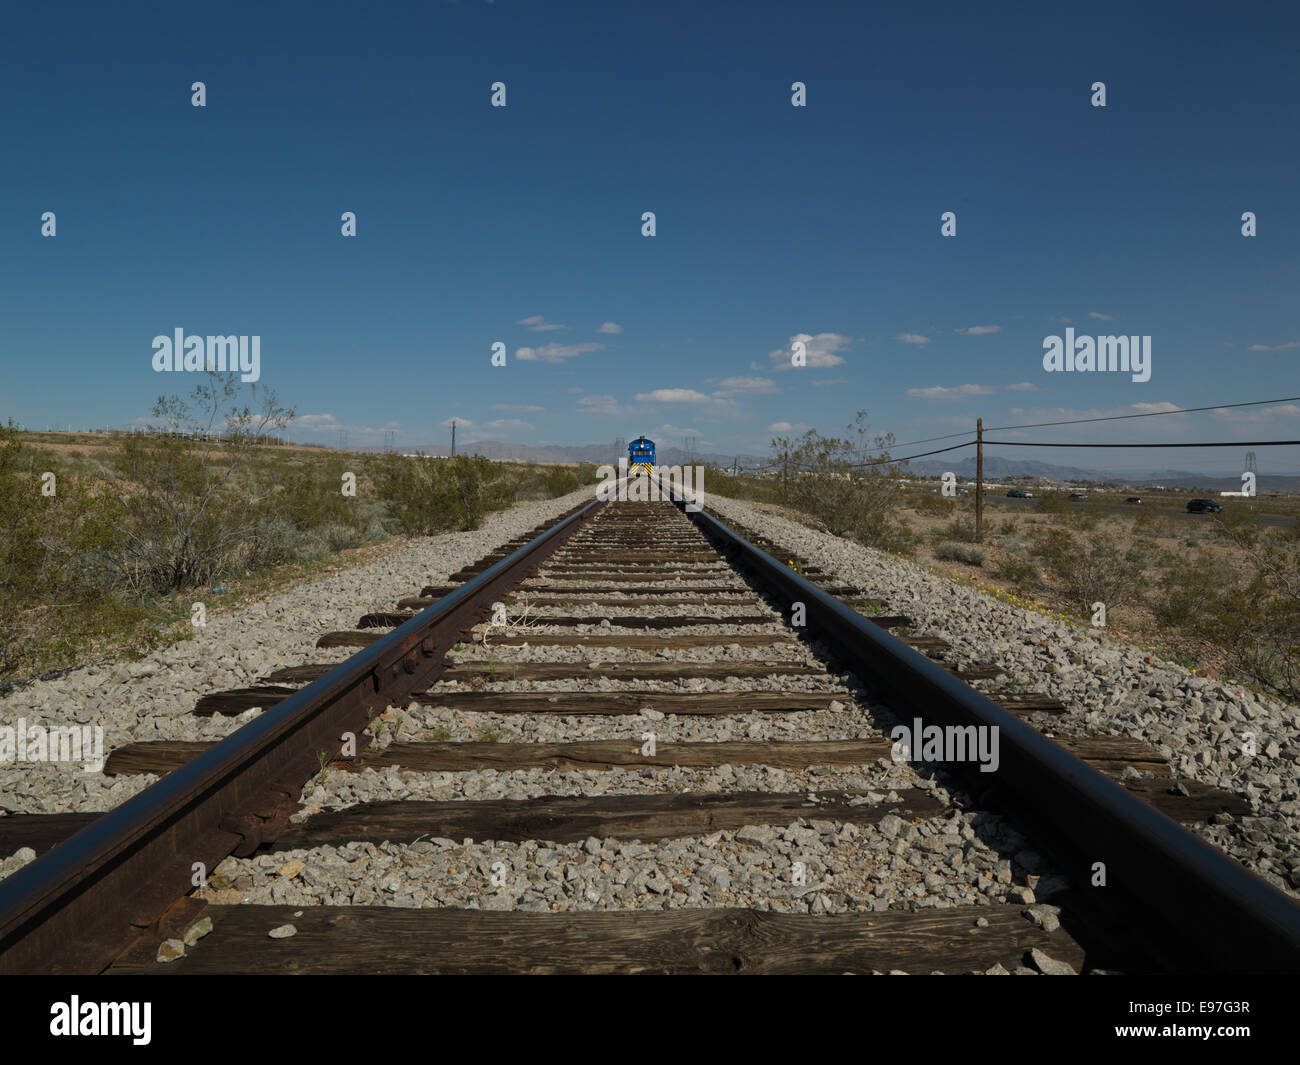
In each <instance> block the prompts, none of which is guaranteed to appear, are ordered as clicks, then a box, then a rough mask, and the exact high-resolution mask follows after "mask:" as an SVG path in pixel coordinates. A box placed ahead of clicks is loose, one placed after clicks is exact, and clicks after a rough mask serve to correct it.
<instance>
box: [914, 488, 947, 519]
mask: <svg viewBox="0 0 1300 1065" xmlns="http://www.w3.org/2000/svg"><path fill="white" fill-rule="evenodd" d="M910 502H911V503H912V505H913V506H915V507H916V509H917V512H918V513H920V514H938V515H942V516H943V517H947V516H948V515H950V514H952V512H953V511H955V510H956V509H957V500H955V499H949V498H947V497H946V496H942V495H940V494H939V493H938V492H930V491H928V490H926V489H922V490H921V492H920V493H919V494H918V495H916V496H915V497H913V498H911V499H910Z"/></svg>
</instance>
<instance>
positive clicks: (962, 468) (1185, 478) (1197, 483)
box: [354, 440, 1300, 492]
mask: <svg viewBox="0 0 1300 1065" xmlns="http://www.w3.org/2000/svg"><path fill="white" fill-rule="evenodd" d="M354 450H357V451H366V452H378V451H383V450H384V449H383V448H381V447H367V448H356V449H354ZM397 450H398V451H400V452H402V453H403V454H415V453H417V452H423V453H424V454H426V455H439V456H446V455H450V454H451V448H450V447H448V446H447V445H446V444H429V445H425V446H423V447H420V446H413V445H403V446H401V447H399V448H398V449H397ZM456 450H457V452H458V453H459V454H462V455H483V456H485V457H486V458H490V459H496V460H498V461H506V462H595V463H598V464H603V463H607V462H608V463H616V462H617V461H618V459H619V455H618V454H616V453H615V451H614V446H613V444H612V443H604V444H584V445H581V446H577V447H564V446H560V445H551V446H547V445H543V446H534V445H532V444H507V443H503V442H501V441H497V440H479V441H475V442H473V443H466V444H462V445H459V446H458V447H457V448H456ZM624 455H626V452H624ZM658 459H659V464H660V465H662V466H677V465H681V464H684V463H687V462H695V463H704V464H709V465H714V466H722V467H724V468H729V467H730V466H731V465H732V463H733V462H736V463H738V464H739V466H740V467H741V468H742V469H749V470H753V469H756V468H760V467H770V466H771V465H772V463H773V460H772V458H771V456H762V455H725V454H717V453H712V452H702V453H698V454H696V455H694V456H693V457H688V456H687V453H686V452H685V451H683V450H682V449H681V448H679V447H660V448H659V452H658ZM904 468H905V469H906V470H908V471H909V472H911V473H916V474H920V475H922V476H925V477H938V476H941V475H942V474H944V473H948V472H952V473H955V474H956V475H957V476H958V477H959V478H960V479H962V480H972V479H973V478H974V477H975V458H974V456H968V457H966V458H963V459H954V460H945V459H941V458H940V459H918V460H916V461H914V462H911V463H908V464H907V465H906V466H905V467H904ZM984 477H985V478H986V479H987V480H991V481H996V480H1009V479H1014V478H1032V479H1038V480H1048V481H1085V482H1092V483H1096V482H1105V483H1108V484H1118V485H1134V486H1137V485H1142V486H1154V485H1178V486H1182V487H1187V488H1199V489H1202V490H1204V491H1207V492H1211V491H1213V492H1225V491H1234V490H1236V489H1239V488H1240V487H1241V475H1240V474H1239V473H1236V474H1234V473H1204V472H1202V473H1197V472H1195V471H1193V470H1175V469H1168V468H1166V469H1152V470H1139V471H1133V470H1105V469H1088V468H1084V467H1081V466H1058V465H1056V464H1055V463H1051V462H1039V461H1037V460H1035V459H1007V458H1001V457H999V456H996V455H990V456H988V457H986V458H985V459H984ZM1258 487H1259V490H1260V491H1277V492H1294V491H1300V474H1274V473H1268V472H1267V471H1264V472H1263V473H1261V474H1260V475H1259V485H1258Z"/></svg>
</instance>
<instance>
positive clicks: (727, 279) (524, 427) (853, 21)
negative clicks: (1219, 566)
mask: <svg viewBox="0 0 1300 1065" xmlns="http://www.w3.org/2000/svg"><path fill="white" fill-rule="evenodd" d="M1135 8H1136V10H1135ZM1298 23H1300V17H1297V15H1296V14H1294V13H1293V12H1288V11H1286V10H1285V9H1284V6H1283V5H1268V6H1263V5H1261V6H1259V7H1252V6H1251V5H1248V4H1236V5H1233V6H1232V7H1231V8H1230V9H1228V8H1224V7H1222V6H1221V5H1216V6H1215V8H1214V9H1210V8H1209V6H1208V5H1199V4H1177V5H1174V4H1168V5H1165V4H1159V5H1157V4H1139V5H1133V4H1122V5H1116V6H1110V5H1105V4H1101V5H1099V4H1088V5H1070V6H1069V7H1068V8H1067V7H1062V6H1060V5H1055V4H1053V5H1041V4H1030V5H1024V6H1020V5H972V4H968V3H962V4H953V5H937V4H936V5H924V4H918V5H897V6H896V7H889V6H884V5H867V4H857V3H838V4H830V3H807V4H794V3H763V2H758V3H752V4H702V3H698V2H695V3H672V2H668V3H665V2H655V3H627V4H609V3H578V2H570V0H554V2H549V3H523V2H518V0H496V2H495V3H486V2H482V0H462V2H460V3H424V4H400V5H398V4H364V5H362V4H312V5H291V4H272V5H249V6H230V5H220V7H219V8H218V7H215V6H210V5H180V4H166V5H139V4H129V3H125V4H117V5H87V6H85V7H75V6H72V5H67V4H58V3H49V4H43V5H36V4H32V5H23V6H21V7H15V6H13V5H11V6H10V8H9V11H8V13H7V18H6V20H5V32H4V33H3V34H2V35H0V90H2V91H3V96H4V106H3V107H0V134H2V135H3V144H4V146H5V149H6V153H5V154H6V165H5V166H4V168H3V170H0V191H2V192H3V199H2V201H0V231H2V233H3V235H2V236H0V281H2V284H0V322H3V329H2V330H0V418H8V417H12V418H14V419H15V420H17V421H19V422H22V423H24V424H27V425H29V426H34V427H35V426H40V427H43V426H44V425H45V424H59V425H63V424H68V423H71V424H73V425H76V426H84V425H99V426H103V425H112V426H123V425H129V424H132V423H133V422H135V421H137V420H138V419H141V418H143V417H145V416H147V414H148V411H149V408H150V407H151V406H152V403H153V401H154V399H155V398H156V397H157V396H158V395H159V394H160V393H163V392H169V393H170V392H187V391H189V389H190V387H192V384H193V381H192V380H191V379H190V377H191V376H192V375H185V374H176V373H172V374H158V373H155V372H154V370H153V368H152V355H153V349H152V346H151V345H152V339H153V338H154V337H155V336H156V335H160V334H165V335H170V334H171V333H172V331H173V330H174V329H176V328H178V327H179V328H183V329H184V330H186V332H187V333H190V334H247V335H254V334H255V335H258V336H260V337H261V374H262V382H261V383H262V384H263V385H265V386H268V387H270V388H273V389H275V390H276V391H277V392H278V394H279V396H280V398H281V399H282V400H283V401H285V402H287V403H290V404H293V405H295V406H296V407H297V410H298V412H299V415H300V416H299V419H298V421H297V423H296V424H295V426H294V427H293V429H292V431H291V433H290V435H291V436H292V437H293V438H296V439H315V440H319V441H322V442H334V441H335V440H337V436H338V432H337V430H338V429H340V428H343V429H346V430H347V432H348V440H349V442H350V443H351V444H353V445H356V444H375V445H379V444H383V443H384V431H385V430H386V429H387V430H395V431H396V432H397V441H398V443H399V444H407V445H413V444H417V443H429V442H436V443H443V442H446V437H447V430H446V429H445V428H444V427H443V426H444V425H445V423H446V422H447V420H448V419H450V418H453V417H455V418H457V419H459V420H461V422H462V425H463V426H464V428H463V429H462V433H463V435H462V439H464V438H470V439H473V438H480V439H498V440H505V441H511V442H517V443H535V444H536V443H555V444H583V443H591V442H598V441H612V440H613V439H614V438H616V437H619V436H622V437H627V438H631V437H633V436H636V435H638V434H641V433H646V434H648V435H650V436H652V437H654V438H656V439H659V440H661V441H662V442H664V443H680V440H681V437H682V436H684V435H688V434H689V435H692V436H695V437H697V438H698V441H699V446H700V448H701V449H702V450H704V451H708V452H717V453H728V454H730V453H734V452H740V453H746V452H748V453H751V454H761V453H764V452H765V451H766V450H767V444H768V442H769V440H770V439H771V437H772V436H773V435H774V433H777V432H781V431H783V430H781V429H773V428H771V427H772V426H782V425H788V426H790V427H792V428H793V429H794V430H799V429H802V428H804V427H807V426H816V427H817V428H819V429H823V430H833V429H836V428H839V427H842V426H843V425H844V424H846V423H847V422H849V421H850V420H851V419H852V417H853V415H854V412H855V411H856V410H858V409H859V408H865V409H866V410H868V411H869V413H870V416H871V423H872V426H873V427H874V428H876V429H879V430H881V431H885V430H888V431H892V432H893V433H894V434H895V435H896V437H897V439H898V440H899V441H910V440H915V439H919V438H922V437H930V436H935V435H938V434H944V433H952V432H959V431H963V430H966V429H969V428H971V427H973V424H974V421H975V418H976V417H977V416H980V415H982V416H983V417H984V418H985V421H986V423H988V424H992V425H1001V424H1008V423H1019V422H1035V421H1044V420H1051V419H1056V418H1062V417H1088V416H1098V415H1106V414H1122V413H1134V412H1138V411H1142V410H1159V409H1165V408H1169V409H1172V408H1174V407H1198V406H1204V405H1207V404H1212V403H1216V402H1222V403H1229V402H1239V401H1246V400H1256V399H1270V398H1273V397H1280V396H1289V395H1292V394H1300V387H1298V386H1300V374H1297V373H1296V372H1295V366H1296V364H1297V360H1300V320H1298V315H1297V309H1296V308H1297V300H1296V294H1297V291H1300V265H1298V263H1300V260H1298V259H1297V256H1296V242H1297V239H1298V238H1300V212H1298V211H1297V203H1298V202H1300V196H1297V191H1296V190H1297V186H1296V181H1297V174H1298V173H1300V167H1298V166H1297V162H1300V159H1298V158H1297V148H1296V138H1295V136H1294V135H1293V130H1292V128H1291V127H1292V125H1293V120H1292V116H1293V113H1294V110H1295V106H1296V103H1297V101H1298V100H1300V69H1297V65H1296V64H1295V62H1294V49H1295V40H1296V36H1297V29H1300V25H1298ZM195 81H203V82H204V83H205V85H206V91H207V106H206V107H204V108H195V107H192V106H191V103H190V97H191V90H190V86H191V84H192V83H193V82H195ZM496 81H501V82H504V83H505V84H506V93H507V96H506V102H507V106H506V107H504V108H494V107H492V106H490V96H491V89H490V86H491V85H492V83H493V82H496ZM795 81H803V82H805V83H806V86H807V106H806V107H803V108H796V107H792V106H791V85H792V83H793V82H795ZM1095 81H1102V82H1104V83H1105V85H1106V96H1107V100H1106V103H1107V106H1106V107H1104V108H1100V107H1093V106H1092V105H1091V102H1090V98H1091V96H1092V90H1091V86H1092V84H1093V83H1094V82H1095ZM45 211H53V212H55V214H56V218H57V235H56V236H55V237H53V238H48V237H42V236H41V232H40V229H41V215H42V212H45ZM344 211H354V212H355V213H356V216H357V236H356V237H355V238H345V237H343V236H342V235H341V234H340V226H341V222H340V215H341V214H342V212H344ZM644 211H653V212H655V215H656V222H657V234H656V235H655V236H654V237H643V236H642V235H641V215H642V212H644ZM945 211H953V212H955V213H956V215H957V235H956V236H955V237H949V238H945V237H942V236H941V235H940V216H941V215H942V214H943V212H945ZM1244 211H1253V212H1255V214H1256V216H1257V225H1258V235H1257V236H1255V237H1253V238H1245V237H1243V236H1242V235H1241V225H1242V223H1241V215H1242V213H1243V212H1244ZM1066 319H1068V320H1069V321H1068V322H1067V321H1065V320H1066ZM1067 325H1069V326H1072V327H1073V328H1074V329H1075V330H1076V332H1077V333H1079V334H1089V335H1099V334H1108V333H1122V334H1125V335H1149V336H1151V338H1152V341H1151V344H1152V373H1151V379H1150V380H1149V381H1147V382H1141V383H1139V382H1134V381H1132V380H1131V378H1130V375H1128V374H1120V373H1095V372H1094V373H1051V374H1049V373H1046V372H1044V370H1043V366H1042V356H1043V341H1044V338H1045V337H1046V336H1048V335H1051V334H1061V333H1063V331H1064V330H1065V328H1066V327H1067ZM797 337H807V338H810V339H809V341H808V351H809V365H808V366H807V367H804V368H800V369H796V368H792V367H790V365H789V352H790V345H791V342H792V340H793V339H794V338H797ZM496 341H501V342H503V343H504V344H505V345H506V347H507V353H508V355H507V365H506V366H504V367H493V366H492V365H491V364H490V352H491V345H492V344H493V342H496ZM1298 430H1300V405H1297V404H1279V405H1276V406H1273V407H1256V408H1246V409H1245V410H1241V411H1236V412H1227V411H1225V412H1222V413H1215V414H1189V415H1175V416H1171V417H1160V418H1150V419H1140V420H1137V421H1131V422H1122V423H1102V425H1101V426H1092V427H1088V426H1080V427H1070V428H1064V429H1053V430H1027V431H1021V432H1017V433H1015V434H1004V435H1009V436H1020V437H1022V438H1024V439H1053V440H1077V441H1105V440H1120V441H1123V440H1149V441H1161V442H1166V441H1180V440H1197V439H1200V440H1214V439H1223V440H1238V439H1240V440H1243V441H1244V440H1250V439H1290V438H1296V437H1300V431H1298ZM914 450H915V449H914ZM919 450H928V448H920V449H919ZM1007 450H1008V452H1009V451H1010V450H1011V449H1007ZM1256 450H1257V451H1258V452H1259V455H1260V470H1261V473H1265V472H1267V471H1268V470H1269V469H1270V468H1271V469H1273V470H1276V471H1278V472H1282V471H1297V470H1300V456H1297V449H1295V448H1289V449H1283V448H1275V449H1256ZM1243 452H1244V448H1243ZM1004 453H1006V452H1004ZM964 454H965V453H964V452H959V453H956V455H957V456H959V457H960V456H961V455H964ZM1101 455H1104V456H1105V461H1106V462H1107V463H1108V464H1109V465H1111V466H1112V467H1116V468H1117V467H1124V466H1128V467H1132V468H1145V467H1149V466H1178V467H1182V468H1197V467H1200V468H1206V469H1209V468H1214V469H1219V468H1223V469H1234V468H1239V464H1240V458H1241V456H1240V455H1239V454H1238V453H1237V451H1236V450H1235V449H1232V450H1228V449H1224V450H1223V451H1219V452H1205V451H1186V452H1182V451H1179V452H1173V451H1163V452H1128V451H1118V452H1104V453H1099V452H1087V451H1067V450H1046V449H1044V450H1039V449H1031V448H1018V449H1015V454H1014V456H1013V457H1016V458H1040V459H1045V460H1048V461H1054V462H1060V463H1064V464H1075V465H1096V464H1099V463H1100V462H1101V459H1100V457H1099V456H1101Z"/></svg>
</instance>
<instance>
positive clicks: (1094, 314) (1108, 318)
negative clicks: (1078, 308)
mask: <svg viewBox="0 0 1300 1065" xmlns="http://www.w3.org/2000/svg"><path fill="white" fill-rule="evenodd" d="M1088 317H1089V318H1100V319H1101V320H1102V321H1103V322H1113V321H1114V320H1115V316H1114V315H1113V314H1102V313H1101V311H1089V312H1088Z"/></svg>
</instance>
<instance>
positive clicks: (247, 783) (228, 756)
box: [0, 500, 604, 973]
mask: <svg viewBox="0 0 1300 1065" xmlns="http://www.w3.org/2000/svg"><path fill="white" fill-rule="evenodd" d="M603 505H604V504H603V503H602V502H601V501H599V500H597V501H596V502H593V503H589V504H587V505H586V506H584V507H582V509H580V510H578V511H577V512H575V513H573V514H570V515H569V516H568V517H565V518H564V519H563V520H561V521H559V522H557V523H556V524H555V525H554V526H553V527H551V528H550V529H547V530H546V531H545V532H543V533H541V534H539V535H538V536H536V537H535V538H534V539H532V540H530V541H529V542H528V543H527V544H525V545H524V546H522V547H520V548H519V549H518V550H516V551H515V552H514V553H513V554H511V555H510V556H509V557H507V558H505V559H503V560H501V561H500V562H498V563H496V564H495V565H493V566H492V567H491V568H490V569H487V570H485V571H484V572H483V573H481V574H479V575H478V576H476V577H474V578H473V579H471V580H470V581H468V582H467V583H465V584H464V585H462V586H461V587H459V588H457V589H456V590H455V591H453V592H451V593H450V594H448V595H446V596H444V597H443V598H442V599H440V600H438V602H436V603H434V604H432V605H430V606H429V607H427V608H426V609H425V610H423V611H422V612H420V613H419V614H417V615H416V616H415V617H413V618H411V619H410V620H408V621H406V622H404V623H403V624H402V625H401V626H400V627H398V628H396V629H395V630H394V631H393V632H391V633H389V634H388V635H387V636H385V637H383V638H382V639H381V640H379V641H377V642H376V643H374V644H372V645H371V646H369V647H367V648H365V649H364V650H362V651H360V652H358V653H357V654H355V655H353V656H352V657H351V658H349V659H347V660H345V661H344V662H341V663H340V664H339V665H338V666H337V667H336V668H334V669H332V670H331V671H330V672H328V673H326V674H325V675H324V676H322V677H321V678H319V679H318V680H316V681H314V682H312V683H311V684H309V685H307V686H306V687H304V688H303V689H302V690H300V691H298V692H295V693H294V694H293V695H291V696H290V697H289V698H288V699H286V700H284V702H282V703H280V704H278V705H277V706H275V707H273V708H272V709H270V710H268V711H266V712H265V713H263V714H262V715H260V716H259V717H257V718H256V719H255V720H253V721H251V722H249V723H248V724H247V725H245V726H244V727H242V728H240V729H239V730H237V731H236V732H234V733H233V734H232V735H230V736H228V737H226V739H224V740H222V741H221V742H220V743H218V744H217V745H216V746H215V747H213V748H211V749H210V750H208V751H205V752H204V753H203V754H201V755H198V756H197V757H195V758H194V759H192V760H191V761H189V762H187V763H186V764H185V765H184V766H182V767H180V768H178V769H176V770H174V771H172V772H171V773H168V774H167V775H166V776H164V777H163V778H162V779H161V780H159V781H158V782H157V783H155V784H153V785H152V786H150V787H149V788H147V789H146V790H145V791H143V792H141V793H140V794H138V795H136V796H134V797H132V798H130V799H128V800H127V801H126V802H124V803H122V804H121V805H120V806H118V807H116V808H115V809H113V810H110V811H108V812H107V813H105V814H104V815H103V816H102V817H100V818H98V819H96V820H95V821H94V822H92V823H91V824H89V825H87V826H86V827H85V828H83V829H82V830H80V831H79V832H77V833H76V834H75V835H73V836H71V837H69V838H68V839H66V840H65V841H63V842H62V843H60V844H58V845H57V846H55V847H53V848H52V849H51V850H50V851H49V852H47V853H46V854H44V855H42V856H41V857H39V858H38V859H37V860H36V861H34V862H32V863H31V864H29V865H27V866H26V867H24V868H23V869H20V870H19V871H18V872H16V873H14V874H13V875H12V876H10V877H8V878H7V879H5V880H3V881H0V973H96V972H101V971H103V969H104V968H106V967H107V966H108V965H110V964H111V963H112V962H113V961H114V960H115V959H116V958H117V957H119V956H120V955H121V953H122V951H123V949H124V948H126V947H128V946H129V945H130V943H131V942H132V940H133V939H134V938H135V937H136V936H138V935H139V934H141V933H142V932H144V931H147V930H150V929H156V928H157V926H158V925H157V922H158V921H159V919H160V918H161V916H162V915H163V914H164V912H165V911H166V910H167V908H168V907H169V906H171V905H173V904H174V903H175V902H176V901H177V900H178V899H180V898H181V897H183V896H184V895H185V894H187V893H188V891H189V890H190V889H191V887H193V886H194V885H195V883H196V881H198V879H199V875H198V874H199V873H200V872H202V871H204V870H210V869H212V868H214V867H215V866H216V865H217V864H218V863H219V862H220V861H221V860H222V859H223V858H225V857H226V856H227V855H230V854H232V853H233V854H238V855H241V856H246V855H248V854H251V853H252V852H253V851H254V850H256V849H257V847H258V846H260V845H261V844H263V843H265V842H271V841H272V840H273V839H274V838H275V836H276V835H278V834H279V832H280V831H282V830H283V829H284V827H285V826H286V825H287V824H288V819H289V815H290V814H291V813H292V812H293V811H294V810H295V809H296V808H297V805H298V799H299V796H300V794H301V790H302V787H303V785H304V784H306V782H307V781H308V780H309V779H310V778H311V776H312V775H313V774H314V773H316V772H318V771H319V769H320V756H321V755H329V754H332V753H333V752H336V751H338V750H339V747H340V742H341V739H342V733H344V732H348V731H351V732H352V733H354V734H355V735H356V736H360V734H361V732H362V730H363V729H364V728H365V726H366V725H367V723H368V720H369V716H370V714H371V713H372V712H375V711H381V710H382V709H384V708H385V707H387V706H388V705H389V703H390V702H392V701H397V700H401V699H404V698H406V697H407V696H409V695H410V694H411V693H412V692H413V691H416V690H418V689H421V688H425V687H427V686H428V685H429V683H430V682H431V681H432V680H434V679H436V677H437V676H438V675H439V674H440V673H441V671H442V669H443V665H444V662H443V658H444V655H445V654H446V652H447V651H448V650H449V649H450V648H451V647H452V646H453V644H455V643H456V642H457V641H458V639H459V637H460V633H461V631H462V630H464V629H465V628H468V627H470V626H472V625H473V624H475V623H476V622H477V621H479V620H480V619H481V617H482V616H483V614H484V612H485V611H486V610H487V609H488V608H489V607H490V605H491V604H492V602H493V601H495V600H496V599H497V598H498V597H499V596H501V595H502V594H503V593H504V592H505V591H506V590H507V589H509V588H511V587H513V586H514V585H515V584H517V583H518V582H519V581H521V580H523V579H525V578H526V577H527V576H529V575H531V574H532V573H534V572H536V568H537V566H538V565H539V564H540V563H541V562H542V561H543V560H545V559H546V558H547V557H549V556H550V555H551V554H552V553H553V552H554V551H555V550H556V549H557V548H558V547H560V545H561V544H563V543H564V542H565V541H566V540H568V539H569V538H570V537H571V536H572V535H573V533H574V532H576V531H577V529H578V528H579V526H580V525H581V524H582V523H583V522H584V521H586V520H587V519H588V518H590V517H591V515H592V514H593V512H594V511H596V510H597V509H599V508H600V507H601V506H603ZM200 866H201V868H200ZM133 930H134V931H133Z"/></svg>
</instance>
